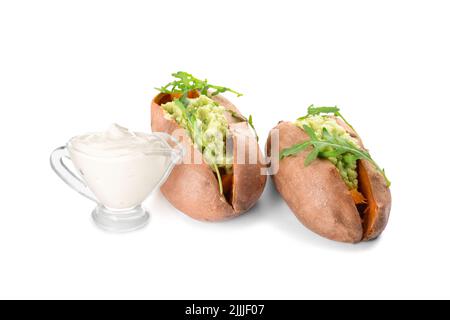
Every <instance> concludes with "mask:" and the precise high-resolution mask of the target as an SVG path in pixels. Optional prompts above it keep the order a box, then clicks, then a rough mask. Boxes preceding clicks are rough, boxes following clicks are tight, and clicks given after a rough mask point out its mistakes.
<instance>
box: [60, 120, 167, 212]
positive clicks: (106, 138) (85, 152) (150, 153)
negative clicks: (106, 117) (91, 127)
mask: <svg viewBox="0 0 450 320" xmlns="http://www.w3.org/2000/svg"><path fill="white" fill-rule="evenodd" d="M68 150H69V154H70V156H71V158H72V161H73V163H74V165H75V167H76V168H77V169H78V171H79V172H80V174H81V175H82V176H83V179H84V180H85V181H86V183H87V185H88V186H89V188H90V189H91V190H92V192H93V193H94V194H95V196H96V197H97V199H98V201H99V202H100V203H101V204H103V205H104V206H105V207H107V208H110V209H129V208H133V207H135V206H137V205H140V204H141V203H142V202H143V201H144V200H145V198H147V196H148V195H149V194H150V193H151V192H152V191H153V189H154V188H155V187H156V186H157V185H158V183H159V182H160V181H161V179H162V177H163V175H164V173H165V172H166V169H167V168H168V166H170V164H171V150H170V148H169V147H168V145H166V144H165V143H164V142H162V141H161V140H159V139H157V138H155V137H152V136H151V135H147V134H145V133H135V132H131V131H129V130H128V129H126V128H123V127H121V126H119V125H117V124H114V125H112V126H111V127H110V128H109V129H108V130H107V131H105V132H98V133H89V134H84V135H80V136H77V137H74V138H72V139H71V140H70V142H69V144H68Z"/></svg>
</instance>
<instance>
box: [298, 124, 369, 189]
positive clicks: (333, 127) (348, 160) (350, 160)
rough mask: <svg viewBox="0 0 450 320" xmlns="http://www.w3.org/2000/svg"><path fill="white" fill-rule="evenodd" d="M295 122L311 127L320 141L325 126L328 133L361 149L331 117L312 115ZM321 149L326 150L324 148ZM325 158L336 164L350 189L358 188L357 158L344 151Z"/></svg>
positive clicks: (299, 125) (301, 126) (301, 125)
mask: <svg viewBox="0 0 450 320" xmlns="http://www.w3.org/2000/svg"><path fill="white" fill-rule="evenodd" d="M295 124H296V125H297V126H298V127H300V128H303V126H304V125H307V126H309V127H311V128H312V129H313V130H314V133H315V134H316V135H317V138H318V139H319V140H322V141H323V140H324V138H323V132H324V130H323V129H324V128H325V129H326V131H328V133H329V134H330V135H332V136H334V137H339V138H340V139H344V140H345V141H347V142H348V143H349V144H351V145H353V146H354V147H355V148H358V149H361V148H360V146H359V145H358V142H357V140H356V139H355V138H353V137H351V136H350V134H349V133H348V132H347V131H346V130H345V129H344V128H343V127H341V126H340V125H339V124H338V123H337V122H336V120H335V119H334V118H332V117H329V116H321V115H313V116H309V117H306V118H301V119H299V120H297V121H296V122H295ZM323 151H327V150H326V149H325V150H323ZM327 159H328V160H329V161H331V162H332V163H333V164H334V165H335V166H336V168H337V169H338V171H339V174H340V175H341V177H342V179H343V180H344V182H345V184H346V185H347V187H348V188H349V189H350V190H352V189H357V188H358V172H357V171H356V170H357V159H356V158H355V157H354V156H353V155H352V154H351V153H348V152H346V153H342V154H339V155H337V156H336V157H327Z"/></svg>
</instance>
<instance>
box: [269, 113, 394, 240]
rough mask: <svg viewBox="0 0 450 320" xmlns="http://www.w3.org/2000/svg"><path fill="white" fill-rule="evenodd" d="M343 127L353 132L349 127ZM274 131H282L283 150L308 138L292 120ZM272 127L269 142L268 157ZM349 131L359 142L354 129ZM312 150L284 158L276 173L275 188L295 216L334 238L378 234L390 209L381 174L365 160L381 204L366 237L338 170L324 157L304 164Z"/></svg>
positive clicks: (360, 238) (362, 238)
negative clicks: (372, 229)
mask: <svg viewBox="0 0 450 320" xmlns="http://www.w3.org/2000/svg"><path fill="white" fill-rule="evenodd" d="M344 127H345V128H346V130H348V131H349V132H350V130H351V129H350V128H349V127H347V126H344ZM273 130H279V136H280V144H279V150H280V151H281V150H283V149H285V148H288V147H291V146H292V145H294V144H296V143H301V142H303V141H306V140H308V139H309V138H308V135H307V134H306V133H305V132H304V131H303V130H301V129H300V128H298V127H297V126H295V125H294V124H293V123H289V122H280V123H279V124H278V125H277V126H276V127H275V128H274V129H273ZM273 130H272V131H271V133H270V134H269V139H268V142H267V154H268V155H269V156H270V152H271V136H272V134H273V132H274V131H273ZM350 134H351V135H352V136H354V137H355V138H357V139H358V141H360V139H359V137H358V136H357V135H356V133H355V132H353V131H351V132H350ZM361 146H362V143H361ZM310 151H311V149H307V150H304V151H303V152H300V153H299V154H297V155H296V156H292V157H288V158H285V159H283V160H281V161H280V169H279V171H278V173H277V174H275V175H274V176H273V181H274V184H275V187H276V189H277V190H278V192H279V193H280V195H281V196H282V197H283V199H284V200H285V201H286V203H287V204H288V206H289V207H290V209H291V210H292V211H293V212H294V214H295V215H296V217H297V218H298V219H299V220H300V222H302V223H303V224H304V225H305V226H306V227H307V228H309V229H310V230H312V231H313V232H315V233H317V234H319V235H321V236H323V237H325V238H328V239H330V240H334V241H340V242H347V243H357V242H360V241H362V240H369V239H373V238H374V237H376V236H378V235H379V234H380V233H381V232H382V231H383V229H384V227H385V226H386V224H387V220H388V217H389V209H390V192H389V189H388V188H387V186H386V184H385V182H384V178H383V177H382V175H381V174H380V173H379V172H378V171H376V169H375V168H373V166H372V165H371V164H370V163H367V162H364V165H365V166H367V169H368V175H369V179H370V182H371V184H372V185H373V192H374V197H375V199H376V202H377V204H378V206H379V212H378V213H379V217H377V219H376V223H375V232H374V233H373V234H371V235H370V236H369V237H367V238H365V235H364V230H363V224H362V221H361V217H360V214H359V212H358V210H357V208H356V206H355V204H354V201H353V199H352V196H351V193H350V191H349V190H348V188H347V186H346V185H345V183H344V181H343V180H342V178H341V177H340V175H339V172H338V171H337V169H336V168H335V166H334V165H333V164H332V163H331V162H329V161H328V160H325V159H317V160H315V161H313V163H311V164H310V165H309V166H305V165H304V161H305V158H306V156H307V155H308V153H309V152H310ZM380 178H381V179H383V180H380Z"/></svg>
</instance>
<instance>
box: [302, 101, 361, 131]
mask: <svg viewBox="0 0 450 320" xmlns="http://www.w3.org/2000/svg"><path fill="white" fill-rule="evenodd" d="M329 114H332V115H334V116H336V117H339V118H341V119H342V120H343V121H344V122H345V123H346V124H347V125H348V126H349V127H350V128H352V129H353V130H355V129H354V128H353V127H352V125H351V124H350V123H348V121H347V120H345V118H344V116H343V115H342V114H341V110H340V109H339V108H338V107H337V106H334V107H314V105H313V104H312V105H310V106H309V107H308V114H307V115H306V116H303V117H300V118H298V119H297V120H305V119H306V118H308V117H311V116H317V115H329Z"/></svg>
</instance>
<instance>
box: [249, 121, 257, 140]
mask: <svg viewBox="0 0 450 320" xmlns="http://www.w3.org/2000/svg"><path fill="white" fill-rule="evenodd" d="M248 124H249V125H250V127H251V128H252V129H253V132H254V133H255V136H256V141H257V142H259V136H258V133H257V132H256V129H255V126H254V125H253V116H252V115H250V116H249V117H248Z"/></svg>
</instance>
